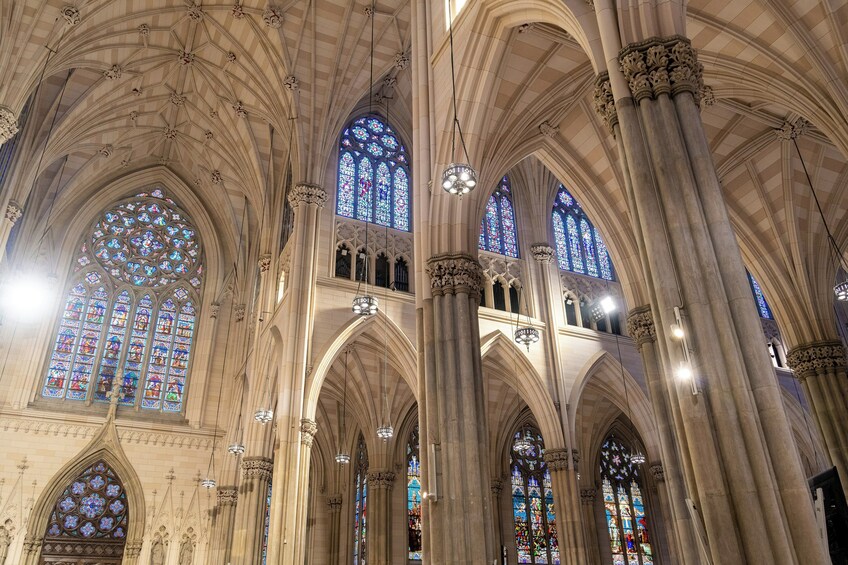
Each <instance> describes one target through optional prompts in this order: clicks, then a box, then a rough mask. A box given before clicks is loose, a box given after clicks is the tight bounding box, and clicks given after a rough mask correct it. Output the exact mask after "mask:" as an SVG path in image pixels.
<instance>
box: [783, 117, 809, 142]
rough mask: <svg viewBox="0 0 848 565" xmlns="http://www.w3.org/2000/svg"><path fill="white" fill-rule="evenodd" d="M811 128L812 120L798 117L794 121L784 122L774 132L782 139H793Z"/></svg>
mask: <svg viewBox="0 0 848 565" xmlns="http://www.w3.org/2000/svg"><path fill="white" fill-rule="evenodd" d="M809 130H810V122H808V121H807V120H805V119H804V118H798V119H797V120H795V121H794V122H783V125H782V126H780V129H776V130H774V133H775V135H776V136H777V139H779V140H780V141H792V140H793V139H798V138H799V137H801V136H802V135H804V134H806V133H807V132H808V131H809Z"/></svg>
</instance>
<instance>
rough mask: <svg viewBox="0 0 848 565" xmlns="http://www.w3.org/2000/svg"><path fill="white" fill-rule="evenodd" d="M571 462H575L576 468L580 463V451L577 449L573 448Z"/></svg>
mask: <svg viewBox="0 0 848 565" xmlns="http://www.w3.org/2000/svg"><path fill="white" fill-rule="evenodd" d="M571 462H572V463H573V464H574V468H575V469H576V468H577V465H578V464H579V463H580V451H578V450H576V449H572V450H571Z"/></svg>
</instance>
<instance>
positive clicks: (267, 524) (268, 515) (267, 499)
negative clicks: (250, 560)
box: [262, 481, 272, 565]
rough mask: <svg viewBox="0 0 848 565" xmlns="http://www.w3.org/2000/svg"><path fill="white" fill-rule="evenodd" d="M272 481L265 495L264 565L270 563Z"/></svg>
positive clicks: (269, 482)
mask: <svg viewBox="0 0 848 565" xmlns="http://www.w3.org/2000/svg"><path fill="white" fill-rule="evenodd" d="M271 483H272V481H268V490H267V492H266V493H265V519H264V520H263V523H264V526H265V527H264V531H263V534H262V565H266V563H267V562H268V534H269V533H270V531H271V493H272V490H271V488H272V485H271Z"/></svg>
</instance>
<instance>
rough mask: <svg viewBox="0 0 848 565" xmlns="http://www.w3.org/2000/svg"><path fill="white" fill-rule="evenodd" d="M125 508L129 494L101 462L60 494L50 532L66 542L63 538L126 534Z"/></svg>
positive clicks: (103, 536) (83, 473) (50, 524)
mask: <svg viewBox="0 0 848 565" xmlns="http://www.w3.org/2000/svg"><path fill="white" fill-rule="evenodd" d="M104 485H106V488H105V489H103V486H104ZM113 487H115V488H113ZM98 491H99V492H98ZM104 491H105V492H104ZM104 494H105V496H104ZM126 510H127V505H126V494H125V493H124V492H123V489H122V488H121V486H120V481H119V479H118V477H117V475H116V474H115V473H114V471H112V469H111V468H109V467H108V466H107V465H106V464H105V463H104V462H103V461H100V462H98V463H96V464H95V465H94V466H92V467H89V468H88V469H86V470H85V471H83V472H82V474H81V475H80V476H79V477H77V479H76V480H75V481H74V482H73V483H71V485H69V486H68V487H67V488H66V489H65V491H64V492H63V493H62V495H61V496H60V497H59V499H58V501H57V502H56V506H55V507H54V510H53V512H52V513H51V516H50V521H49V523H48V526H47V535H48V536H49V537H50V538H53V539H54V540H56V541H57V542H59V543H64V542H62V541H59V540H61V539H62V538H77V539H79V538H80V537H84V538H101V539H102V538H110V537H123V535H124V533H123V532H124V529H125V528H126V526H127V511H126ZM64 541H68V540H64Z"/></svg>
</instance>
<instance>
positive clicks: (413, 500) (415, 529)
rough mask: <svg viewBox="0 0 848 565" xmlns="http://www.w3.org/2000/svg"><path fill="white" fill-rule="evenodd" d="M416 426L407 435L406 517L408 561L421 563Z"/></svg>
mask: <svg viewBox="0 0 848 565" xmlns="http://www.w3.org/2000/svg"><path fill="white" fill-rule="evenodd" d="M418 433H419V432H418V425H417V424H416V425H415V427H414V428H413V429H412V432H411V433H410V434H409V442H407V444H406V516H407V533H408V538H409V544H408V547H409V560H410V561H421V560H422V559H423V556H424V553H423V550H422V545H421V451H420V450H421V445H420V439H419V435H418Z"/></svg>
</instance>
